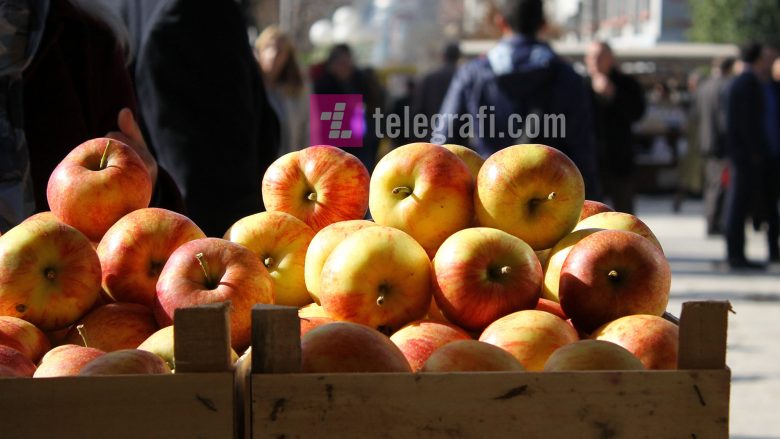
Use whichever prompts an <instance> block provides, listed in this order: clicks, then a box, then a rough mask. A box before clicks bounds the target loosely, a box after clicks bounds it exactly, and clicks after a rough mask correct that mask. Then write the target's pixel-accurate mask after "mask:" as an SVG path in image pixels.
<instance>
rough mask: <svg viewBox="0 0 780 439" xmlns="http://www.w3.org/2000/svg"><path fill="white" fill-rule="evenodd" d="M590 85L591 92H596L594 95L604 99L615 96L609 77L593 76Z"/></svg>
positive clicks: (613, 86) (613, 85)
mask: <svg viewBox="0 0 780 439" xmlns="http://www.w3.org/2000/svg"><path fill="white" fill-rule="evenodd" d="M591 83H592V84H593V91H594V92H596V94H598V95H601V96H604V97H606V98H611V97H612V96H614V95H615V84H613V83H612V81H611V80H610V79H609V76H607V75H602V74H598V75H595V76H593V80H592V81H591Z"/></svg>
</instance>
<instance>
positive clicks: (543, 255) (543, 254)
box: [534, 248, 552, 272]
mask: <svg viewBox="0 0 780 439" xmlns="http://www.w3.org/2000/svg"><path fill="white" fill-rule="evenodd" d="M551 250H552V249H551V248H546V249H544V250H536V251H534V253H536V258H537V259H539V263H540V264H541V265H542V272H544V270H546V269H547V261H548V260H549V259H550V251H551Z"/></svg>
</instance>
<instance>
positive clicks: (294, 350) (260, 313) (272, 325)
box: [252, 304, 301, 373]
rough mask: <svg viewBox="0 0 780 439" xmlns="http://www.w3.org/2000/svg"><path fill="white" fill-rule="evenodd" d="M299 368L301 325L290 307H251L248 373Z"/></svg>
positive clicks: (283, 371)
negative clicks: (250, 361)
mask: <svg viewBox="0 0 780 439" xmlns="http://www.w3.org/2000/svg"><path fill="white" fill-rule="evenodd" d="M300 370H301V324H300V321H299V319H298V308H296V307H294V306H279V305H264V304H259V305H255V306H254V307H253V308H252V373H295V372H300Z"/></svg>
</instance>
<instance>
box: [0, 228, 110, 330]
mask: <svg viewBox="0 0 780 439" xmlns="http://www.w3.org/2000/svg"><path fill="white" fill-rule="evenodd" d="M99 292H100V260H99V259H98V256H97V253H95V250H94V249H93V248H92V246H91V245H90V244H89V240H88V239H87V238H86V237H85V236H84V235H83V234H82V233H81V232H79V231H78V230H76V229H74V228H73V227H71V226H68V225H66V224H63V223H61V222H59V221H53V220H51V219H50V218H48V217H43V216H42V217H39V218H37V219H31V220H27V221H24V222H22V223H21V224H19V225H18V226H16V227H14V228H12V229H11V230H9V231H8V232H7V233H6V234H5V235H3V236H0V315H5V316H12V317H19V318H21V319H23V320H27V321H28V322H30V323H32V324H33V325H35V326H37V327H38V328H40V329H41V330H44V331H46V330H52V329H61V328H64V327H66V326H68V325H70V324H71V323H73V322H74V321H75V320H76V319H78V318H79V317H81V316H82V315H83V314H84V313H85V312H86V311H87V310H88V309H89V308H90V307H91V306H92V304H93V303H95V300H97V298H98V294H99Z"/></svg>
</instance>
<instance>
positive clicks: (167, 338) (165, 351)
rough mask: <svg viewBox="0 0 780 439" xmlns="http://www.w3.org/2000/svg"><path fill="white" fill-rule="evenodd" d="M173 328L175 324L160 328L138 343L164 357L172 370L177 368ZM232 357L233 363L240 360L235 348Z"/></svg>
mask: <svg viewBox="0 0 780 439" xmlns="http://www.w3.org/2000/svg"><path fill="white" fill-rule="evenodd" d="M173 330H174V328H173V326H166V327H164V328H160V329H159V330H158V331H157V332H155V333H154V334H152V335H150V336H149V337H148V338H147V339H146V340H144V341H143V343H141V344H140V345H138V349H140V350H142V351H148V352H151V353H153V354H155V355H157V356H158V357H160V358H162V359H163V360H164V361H165V364H167V365H168V367H169V368H170V369H171V370H173V369H175V368H176V359H175V358H174V336H173ZM230 359H231V361H232V362H233V363H235V362H236V361H237V360H238V354H236V351H234V350H233V349H231V350H230Z"/></svg>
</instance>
